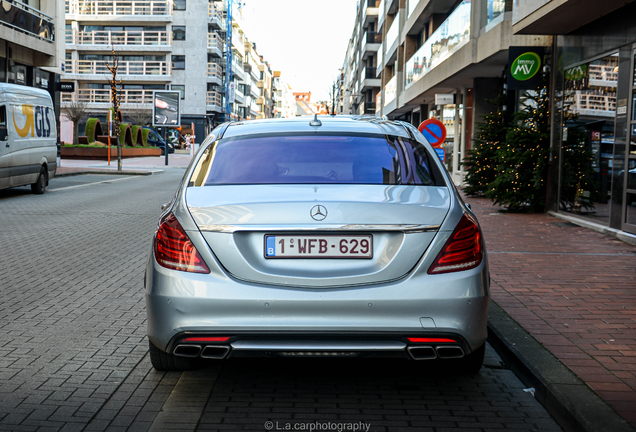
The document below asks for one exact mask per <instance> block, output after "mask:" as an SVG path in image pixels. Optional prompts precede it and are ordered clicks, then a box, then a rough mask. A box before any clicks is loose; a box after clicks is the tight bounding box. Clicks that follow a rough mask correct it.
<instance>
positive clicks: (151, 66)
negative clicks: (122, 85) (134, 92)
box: [65, 60, 171, 75]
mask: <svg viewBox="0 0 636 432" xmlns="http://www.w3.org/2000/svg"><path fill="white" fill-rule="evenodd" d="M109 64H110V63H109ZM65 71H66V73H67V74H81V75H111V72H110V70H108V67H106V63H105V62H104V61H101V60H66V61H65ZM170 72H171V66H170V62H161V61H120V62H119V65H118V69H117V74H118V75H170Z"/></svg>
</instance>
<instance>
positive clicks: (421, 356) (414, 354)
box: [407, 346, 437, 360]
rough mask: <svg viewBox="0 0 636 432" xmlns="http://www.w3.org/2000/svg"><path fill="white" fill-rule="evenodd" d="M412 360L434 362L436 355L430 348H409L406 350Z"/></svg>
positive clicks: (433, 349)
mask: <svg viewBox="0 0 636 432" xmlns="http://www.w3.org/2000/svg"><path fill="white" fill-rule="evenodd" d="M407 351H408V352H409V354H410V356H411V358H412V359H413V360H435V359H436V358H437V353H436V352H435V348H433V347H431V346H410V347H408V348H407Z"/></svg>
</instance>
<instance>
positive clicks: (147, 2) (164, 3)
mask: <svg viewBox="0 0 636 432" xmlns="http://www.w3.org/2000/svg"><path fill="white" fill-rule="evenodd" d="M65 6H66V13H67V14H77V15H171V14H172V1H170V0H123V1H119V0H66V5H65Z"/></svg>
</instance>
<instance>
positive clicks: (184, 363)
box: [148, 341, 195, 371]
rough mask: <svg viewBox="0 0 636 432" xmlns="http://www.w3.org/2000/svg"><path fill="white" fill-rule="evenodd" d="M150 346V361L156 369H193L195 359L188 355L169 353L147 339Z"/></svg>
mask: <svg viewBox="0 0 636 432" xmlns="http://www.w3.org/2000/svg"><path fill="white" fill-rule="evenodd" d="M148 344H149V348H150V363H152V367H154V368H155V369H156V370H158V371H186V370H190V369H193V368H194V366H195V361H194V360H195V359H193V358H188V357H180V356H176V355H174V354H169V353H167V352H165V351H162V350H160V349H159V348H157V347H156V346H155V345H154V344H153V343H152V342H150V341H148Z"/></svg>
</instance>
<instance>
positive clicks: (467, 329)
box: [146, 254, 490, 355]
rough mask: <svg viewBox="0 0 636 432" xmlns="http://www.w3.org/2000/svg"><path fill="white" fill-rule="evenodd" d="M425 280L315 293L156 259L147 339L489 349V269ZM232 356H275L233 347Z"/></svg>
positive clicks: (150, 272) (169, 343)
mask: <svg viewBox="0 0 636 432" xmlns="http://www.w3.org/2000/svg"><path fill="white" fill-rule="evenodd" d="M422 273H423V272H415V273H414V274H412V275H410V276H408V277H406V278H404V279H401V280H399V281H395V282H392V283H384V284H378V285H370V286H355V287H342V288H313V289H308V288H296V287H289V286H285V287H282V286H269V285H258V284H251V283H247V282H242V281H237V280H235V279H232V278H230V277H228V276H227V275H226V274H224V273H222V272H220V271H219V272H218V273H217V272H215V271H214V270H213V272H212V273H211V274H209V275H201V274H193V273H185V272H176V271H172V270H168V269H166V268H163V267H161V266H159V265H157V264H156V262H155V260H154V257H153V256H152V254H151V256H150V258H149V260H148V268H147V273H146V306H147V314H148V337H149V338H150V340H151V342H152V343H153V344H154V345H155V346H157V347H158V348H160V349H162V350H165V351H168V352H172V350H174V348H175V346H176V344H177V342H178V339H179V338H180V337H181V336H182V335H185V334H195V335H212V336H214V335H221V336H229V337H231V338H233V339H232V340H231V342H229V344H231V343H232V341H239V340H242V341H249V342H250V343H252V342H254V341H260V342H264V341H265V342H267V343H272V342H279V341H281V340H283V341H295V343H300V342H303V341H304V342H306V341H320V342H321V343H323V344H325V343H326V344H327V345H325V351H329V350H332V348H334V347H333V346H332V347H329V346H328V344H329V343H330V342H332V341H336V342H338V343H352V342H353V343H378V342H381V343H385V342H386V341H389V342H391V343H393V342H395V341H398V342H401V343H402V344H403V345H402V346H401V347H397V346H394V347H393V348H392V349H385V350H376V354H377V353H381V352H386V353H390V352H394V353H396V352H397V353H401V354H403V355H408V352H407V345H408V344H407V343H406V342H405V341H406V339H405V338H406V337H423V336H426V337H434V336H437V337H439V336H450V337H453V338H455V340H456V341H457V343H456V344H455V345H458V346H460V347H461V348H462V349H463V350H464V351H465V352H466V354H468V353H470V352H472V351H473V350H474V349H476V348H479V347H480V346H481V345H483V343H484V342H485V341H486V335H487V333H486V332H487V331H486V328H487V317H488V304H489V301H490V298H489V294H488V278H487V268H486V264H485V262H484V263H482V265H481V266H480V267H478V268H476V269H473V270H469V271H465V272H458V273H451V274H442V275H428V274H426V273H423V274H422ZM213 345H219V344H213ZM221 345H223V344H221ZM239 347H240V344H239ZM288 348H290V347H289V346H287V347H285V346H284V345H281V347H280V349H277V350H274V351H279V352H280V351H282V352H284V351H285V350H288V351H294V350H291V349H288ZM314 348H315V347H314ZM307 350H308V351H312V350H311V349H310V348H308V349H307ZM343 350H344V351H346V349H344V348H343ZM250 351H252V352H251V353H250ZM314 351H315V350H314ZM360 351H364V350H362V349H361V350H360ZM371 351H373V350H371ZM231 352H232V354H231V355H243V354H244V355H251V354H259V353H263V352H265V353H267V352H273V351H272V350H269V351H268V350H265V349H261V350H257V349H235V347H232V351H231ZM294 352H296V351H294Z"/></svg>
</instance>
